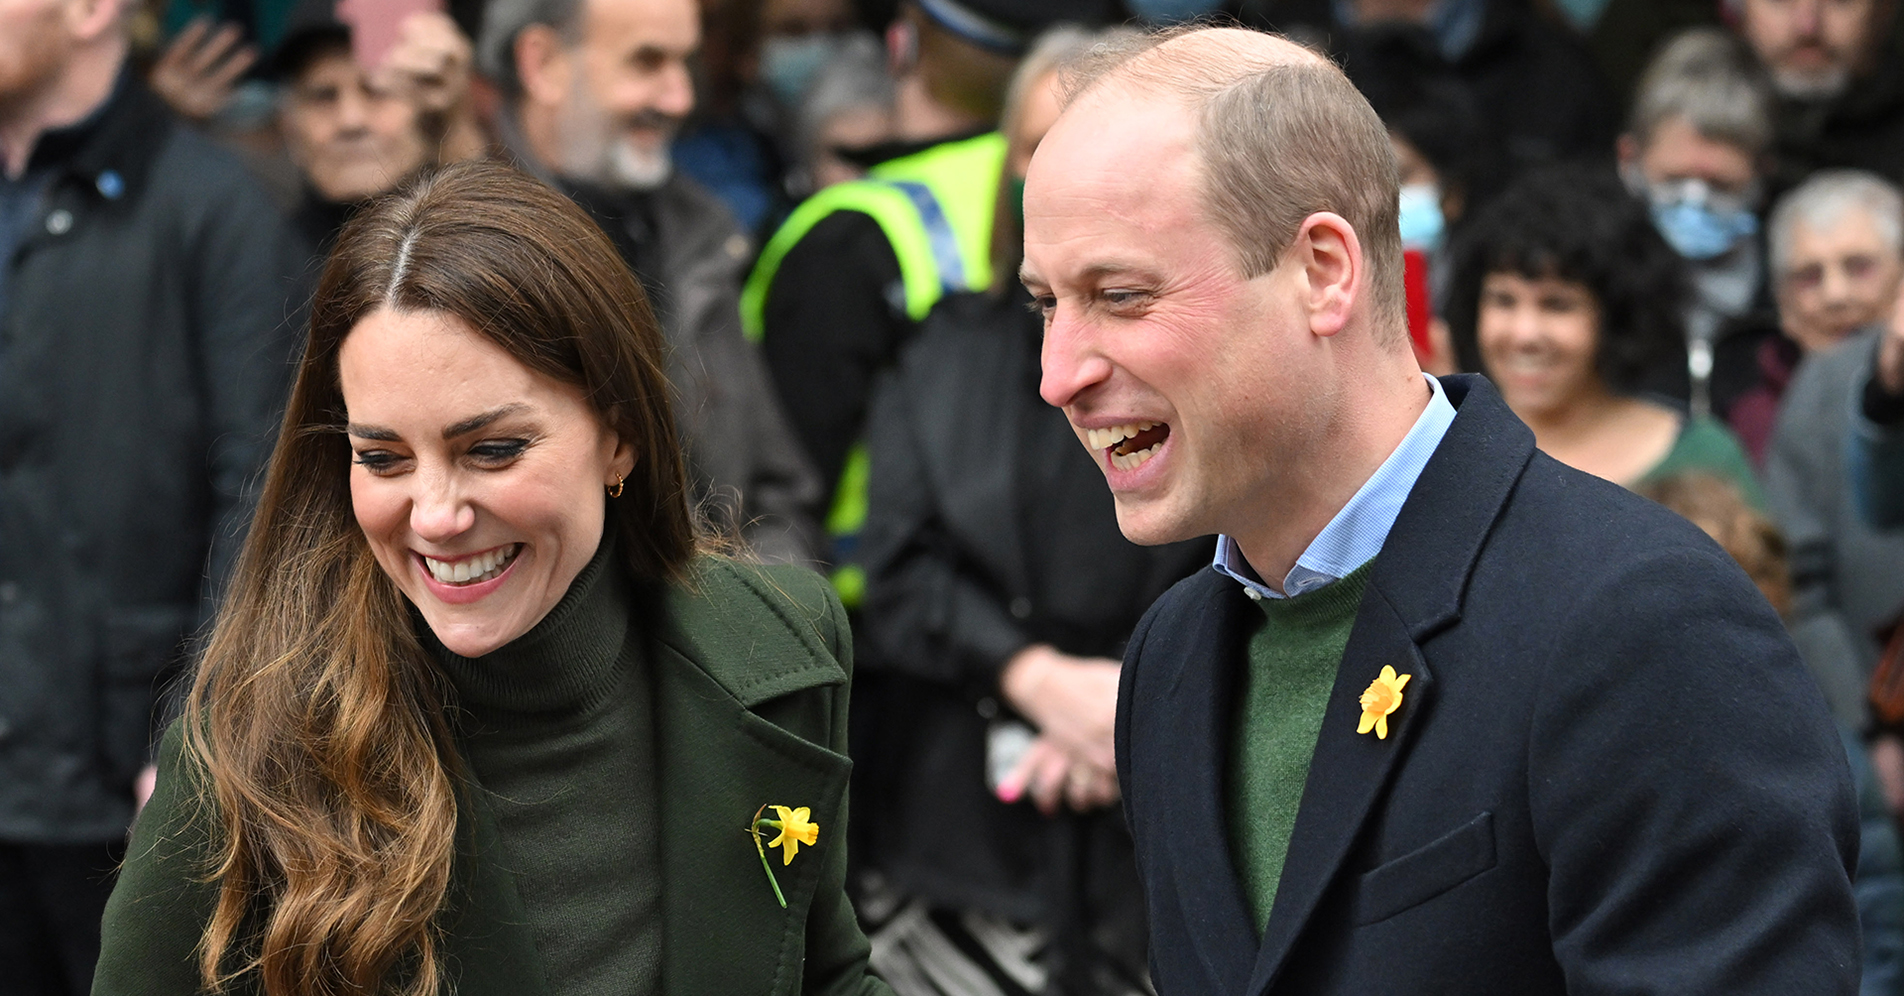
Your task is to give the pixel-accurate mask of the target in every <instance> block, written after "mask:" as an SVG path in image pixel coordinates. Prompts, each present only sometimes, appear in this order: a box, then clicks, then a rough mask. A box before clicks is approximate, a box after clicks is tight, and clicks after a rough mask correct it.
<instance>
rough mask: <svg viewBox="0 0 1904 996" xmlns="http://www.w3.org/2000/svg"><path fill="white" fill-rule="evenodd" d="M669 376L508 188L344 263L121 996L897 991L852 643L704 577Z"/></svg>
mask: <svg viewBox="0 0 1904 996" xmlns="http://www.w3.org/2000/svg"><path fill="white" fill-rule="evenodd" d="M661 350H662V338H661V334H660V331H659V329H658V328H657V326H656V323H655V319H654V316H653V314H652V312H651V311H650V310H649V307H648V304H647V301H646V299H645V298H644V296H643V293H642V290H641V287H640V285H639V284H638V283H637V282H636V281H635V278H634V276H633V275H632V274H631V273H630V272H629V271H628V269H627V267H625V266H624V265H622V262H621V259H620V257H619V256H618V255H617V254H616V252H615V248H614V246H613V245H612V244H611V243H610V242H609V241H608V238H607V237H606V236H605V235H604V234H603V233H602V232H601V230H600V229H598V228H596V227H595V226H594V225H593V224H592V223H591V222H589V221H588V219H587V217H586V216H585V215H583V214H582V213H581V211H580V210H579V209H578V208H576V207H575V206H574V205H573V204H572V203H571V202H570V201H569V200H568V198H566V197H563V196H562V195H560V194H558V193H556V192H554V191H552V190H550V189H548V188H547V187H544V186H542V185H541V184H539V183H537V182H535V181H534V180H531V179H530V178H528V177H527V176H525V175H523V174H520V173H517V172H515V171H513V170H510V169H508V168H507V167H503V166H499V165H495V164H493V163H476V164H469V165H463V166H457V167H452V168H450V169H447V170H445V171H443V172H442V173H440V174H437V175H436V176H434V177H432V178H427V179H425V180H423V181H421V182H419V183H418V184H416V185H414V186H412V187H410V188H408V189H407V190H406V191H405V192H403V193H401V194H399V195H397V196H396V197H394V198H392V199H389V200H385V201H382V202H380V203H378V204H377V205H375V206H373V207H371V208H369V209H367V210H366V211H365V212H364V213H363V214H361V215H360V216H359V217H358V218H357V219H355V220H354V221H353V222H352V223H351V224H350V225H349V226H348V227H347V228H346V229H345V231H344V232H343V234H342V236H341V237H340V238H339V241H338V244H337V246H336V248H335V249H334V250H333V252H332V254H331V257H330V260H329V262H328V264H327V266H326V269H325V273H324V277H323V280H322V282H321V285H320V287H319V290H318V294H317V299H316V301H315V303H314V304H313V308H312V319H311V333H310V339H309V342H308V344H307V348H306V350H305V353H304V359H303V361H302V365H301V367H300V369H299V373H298V379H297V384H296V387H295V389H294V392H293V394H292V397H291V400H290V405H289V409H288V410H287V412H286V414H285V419H284V424H283V429H282V432H281V434H280V436H279V445H278V450H277V453H276V454H275V455H274V457H273V459H272V462H271V467H270V471H269V474H268V478H267V481H266V483H265V491H264V495H263V498H262V500H261V502H260V505H259V508H258V512H257V516H256V518H255V520H254V521H253V524H252V528H251V531H250V537H249V540H248V541H247V545H246V547H245V550H244V553H243V556H242V559H241V562H240V564H239V567H238V571H237V575H236V577H235V579H234V580H233V582H232V584H231V586H230V589H229V592H228V594H227V595H226V600H225V604H224V608H223V611H222V612H221V613H220V615H219V618H218V622H217V626H216V629H215V630H214V632H213V634H212V636H211V639H210V642H209V644H208V645H207V646H206V648H205V651H204V654H203V659H202V660H201V661H200V662H199V665H198V669H197V673H196V676H195V679H194V681H193V684H192V689H191V693H190V697H189V698H188V699H187V702H186V707H185V714H184V717H183V718H182V719H181V720H180V721H179V722H178V723H176V724H174V725H173V727H172V728H171V729H170V730H169V731H168V732H167V734H166V736H165V740H164V743H163V745H162V748H161V754H160V756H161V761H160V775H159V784H158V789H157V791H156V792H155V794H154V795H153V798H152V801H151V804H150V805H149V806H148V807H147V808H146V810H145V812H144V815H143V816H142V817H141V818H140V820H139V822H138V824H137V826H136V828H135V830H134V835H133V840H132V844H131V849H130V853H129V856H128V858H127V861H126V865H125V868H124V870H123V872H122V873H121V877H120V880H119V883H118V887H117V889H116V890H115V891H114V893H113V897H112V901H111V903H110V905H109V906H108V908H107V913H106V918H105V927H104V933H105V941H104V953H103V955H102V956H101V958H100V962H99V974H98V979H97V982H96V984H95V985H96V991H99V992H109V993H114V994H152V996H185V994H189V993H198V992H202V991H206V990H214V991H216V990H220V989H224V988H226V987H230V986H236V987H238V988H240V989H241V990H242V991H246V992H257V993H262V994H265V996H291V994H307V993H308V994H323V996H331V994H343V993H387V992H401V993H405V994H411V996H426V994H433V993H437V992H444V991H455V992H457V993H460V994H462V996H481V994H484V993H494V994H498V996H505V994H506V996H517V994H523V993H548V994H552V996H560V994H582V993H601V992H617V993H637V994H641V993H661V992H667V993H706V994H710V996H713V994H729V993H739V992H748V993H768V992H772V993H793V992H824V993H842V994H843V993H865V994H877V993H880V992H884V991H885V988H884V987H883V986H881V985H880V984H879V983H877V982H875V981H873V980H872V979H871V978H870V977H869V976H868V975H867V974H866V957H867V945H866V941H865V939H864V937H863V936H862V935H861V934H860V932H859V929H858V927H857V926H856V924H855V922H854V917H853V911H852V908H851V907H850V905H849V904H848V903H847V900H846V896H845V892H844V880H845V874H846V854H845V848H844V839H845V835H844V829H845V828H844V827H843V826H842V821H843V819H844V817H845V799H844V795H845V785H846V775H847V770H848V767H849V764H848V762H847V760H846V758H845V757H844V756H843V749H844V746H845V738H846V729H845V715H846V699H847V687H848V682H849V670H850V662H851V651H850V644H849V641H848V635H847V631H846V627H845V623H844V616H843V613H842V612H841V610H840V607H839V604H838V602H837V601H835V600H834V599H833V597H832V596H831V594H830V593H829V591H828V590H827V589H826V588H825V587H824V586H823V583H822V582H821V581H820V579H819V578H817V577H816V576H814V575H812V574H811V573H809V572H806V571H804V570H800V569H796V568H777V569H768V568H756V567H750V566H746V565H743V564H741V563H739V562H736V561H735V560H733V559H730V558H727V557H723V556H719V555H715V554H711V553H708V552H706V551H707V549H708V546H709V543H708V541H706V540H705V539H703V537H702V536H701V535H699V533H698V531H697V528H696V526H695V523H694V520H693V518H692V516H691V513H690V510H689V508H688V505H687V498H686V495H687V484H686V481H685V478H684V470H683V458H682V455H681V450H680V447H679V445H678V444H677V443H676V436H675V428H674V422H673V416H672V414H671V412H670V408H669V401H668V388H667V384H666V382H665V380H664V379H663V375H662V357H661ZM743 830H746V831H748V832H747V833H743V832H741V831H743ZM776 831H777V833H776ZM750 834H751V835H752V836H751V838H750ZM770 843H771V844H772V845H776V846H775V849H774V850H773V851H772V852H771V853H772V859H773V860H772V862H771V865H770V864H769V862H768V853H769V852H768V851H767V850H766V848H767V846H768V845H769V844H770ZM802 845H805V849H801V847H802Z"/></svg>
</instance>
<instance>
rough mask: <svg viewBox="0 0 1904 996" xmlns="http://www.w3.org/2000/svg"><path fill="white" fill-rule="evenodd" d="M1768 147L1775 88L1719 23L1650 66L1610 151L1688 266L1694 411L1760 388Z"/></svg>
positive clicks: (1767, 318)
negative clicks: (1761, 222)
mask: <svg viewBox="0 0 1904 996" xmlns="http://www.w3.org/2000/svg"><path fill="white" fill-rule="evenodd" d="M1771 147H1772V94H1771V90H1770V88H1769V87H1768V85H1767V84H1766V83H1765V81H1764V78H1763V77H1762V75H1760V74H1759V73H1758V72H1757V71H1756V69H1755V68H1754V66H1753V65H1752V56H1751V53H1750V52H1748V51H1747V50H1746V49H1745V47H1744V46H1743V45H1742V44H1741V43H1740V42H1739V41H1738V39H1737V38H1735V37H1733V36H1732V35H1731V34H1730V33H1728V32H1726V31H1723V30H1721V29H1719V28H1695V29H1693V30H1691V31H1687V32H1685V33H1684V34H1681V35H1679V36H1678V37H1677V38H1674V39H1673V40H1672V42H1671V43H1670V44H1668V45H1667V46H1666V47H1665V48H1664V49H1663V50H1661V52H1660V53H1659V55H1658V56H1656V57H1655V58H1654V59H1653V62H1652V64H1651V65H1650V66H1649V67H1647V70H1646V74H1645V75H1644V76H1643V77H1641V79H1640V83H1639V91H1638V94H1637V96H1636V97H1635V98H1634V101H1633V112H1632V116H1631V118H1630V120H1629V122H1628V125H1627V130H1626V133H1625V134H1623V135H1621V136H1620V139H1619V142H1618V144H1617V150H1618V153H1619V160H1620V176H1621V178H1622V179H1623V180H1625V182H1626V186H1627V189H1628V190H1631V191H1632V192H1633V193H1634V194H1635V195H1636V196H1639V197H1641V198H1643V199H1644V200H1645V201H1646V202H1647V204H1648V206H1649V207H1650V209H1651V212H1652V217H1653V225H1654V227H1656V228H1658V229H1659V234H1660V235H1661V236H1662V237H1664V238H1665V239H1666V242H1667V244H1668V245H1671V246H1672V247H1673V251H1674V252H1676V253H1678V254H1679V256H1680V258H1681V259H1683V260H1685V261H1686V270H1687V274H1688V276H1689V277H1690V279H1691V283H1692V295H1691V296H1690V298H1689V299H1688V301H1687V306H1686V321H1685V326H1686V371H1685V374H1684V376H1683V378H1675V379H1676V380H1677V379H1683V380H1684V381H1685V382H1686V383H1687V385H1688V390H1687V391H1686V393H1685V394H1684V397H1686V398H1687V399H1688V400H1689V401H1690V404H1691V408H1692V410H1693V411H1694V412H1695V413H1699V414H1706V413H1712V414H1716V415H1718V416H1719V417H1721V418H1723V417H1724V416H1725V413H1726V412H1727V411H1728V410H1730V408H1731V405H1732V403H1733V401H1734V400H1735V399H1736V398H1737V397H1738V396H1739V395H1740V394H1741V393H1742V392H1744V391H1746V390H1747V389H1749V388H1750V387H1751V386H1752V385H1753V384H1754V383H1756V381H1757V359H1756V356H1755V354H1756V352H1757V350H1758V348H1759V344H1760V343H1761V342H1763V341H1764V340H1765V338H1766V337H1767V336H1768V335H1771V334H1773V333H1774V328H1775V324H1776V323H1775V321H1774V320H1773V318H1772V316H1771V314H1770V311H1771V309H1770V302H1769V300H1767V299H1766V297H1765V254H1764V250H1763V248H1762V247H1761V242H1760V239H1759V233H1760V226H1759V216H1758V211H1759V210H1760V208H1761V207H1762V205H1763V203H1764V199H1765V173H1766V171H1767V170H1768V169H1769V168H1770V159H1769V156H1770V150H1771ZM1668 383H1669V384H1670V386H1671V387H1672V388H1673V390H1674V393H1675V394H1678V393H1679V390H1678V384H1676V383H1671V382H1668Z"/></svg>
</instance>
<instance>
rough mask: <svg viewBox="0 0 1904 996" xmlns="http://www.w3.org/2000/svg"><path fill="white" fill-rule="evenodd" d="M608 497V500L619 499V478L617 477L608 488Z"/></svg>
mask: <svg viewBox="0 0 1904 996" xmlns="http://www.w3.org/2000/svg"><path fill="white" fill-rule="evenodd" d="M608 497H610V498H620V497H621V478H619V477H617V478H615V483H613V484H611V485H609V486H608Z"/></svg>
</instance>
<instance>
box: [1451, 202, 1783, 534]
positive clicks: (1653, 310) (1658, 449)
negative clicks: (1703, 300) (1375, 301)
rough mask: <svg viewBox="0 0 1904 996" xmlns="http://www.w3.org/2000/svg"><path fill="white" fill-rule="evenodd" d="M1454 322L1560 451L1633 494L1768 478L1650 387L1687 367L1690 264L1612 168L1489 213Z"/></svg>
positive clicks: (1465, 258)
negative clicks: (1653, 378)
mask: <svg viewBox="0 0 1904 996" xmlns="http://www.w3.org/2000/svg"><path fill="white" fill-rule="evenodd" d="M1455 258H1456V263H1455V271H1454V280H1453V282H1452V286H1451V288H1450V292H1449V301H1448V308H1447V312H1448V314H1447V317H1448V325H1449V328H1450V330H1451V331H1452V333H1453V337H1454V342H1455V349H1456V352H1457V354H1458V355H1459V357H1460V359H1461V362H1462V364H1463V366H1464V367H1465V368H1466V369H1468V370H1471V371H1475V372H1478V373H1485V374H1486V375H1487V376H1488V379H1490V380H1492V381H1494V383H1495V385H1496V386H1497V387H1498V388H1500V391H1501V397H1502V398H1504V399H1505V400H1506V401H1507V404H1508V407H1509V408H1512V409H1513V411H1514V414H1515V415H1517V416H1519V417H1520V419H1521V421H1523V422H1526V423H1527V425H1528V427H1529V428H1531V429H1533V430H1534V440H1535V442H1536V444H1538V445H1539V447H1540V449H1541V450H1542V451H1544V452H1545V453H1547V454H1548V455H1549V456H1552V457H1553V458H1555V459H1557V460H1559V461H1560V462H1562V463H1565V464H1567V465H1569V466H1572V467H1575V468H1578V469H1580V470H1584V471H1586V472H1588V473H1590V474H1594V475H1596V476H1599V477H1602V478H1605V479H1607V480H1610V481H1613V482H1614V483H1616V484H1621V485H1625V486H1627V487H1629V488H1632V487H1639V486H1643V485H1646V484H1649V483H1652V482H1654V481H1656V480H1659V479H1661V478H1664V477H1666V476H1668V475H1671V474H1675V473H1678V472H1681V471H1685V470H1703V471H1707V472H1711V473H1715V474H1719V475H1721V476H1723V477H1724V478H1726V479H1728V480H1730V481H1732V482H1734V483H1735V484H1736V485H1737V486H1738V488H1739V489H1740V491H1741V492H1743V493H1744V494H1745V495H1747V496H1748V498H1749V499H1750V500H1751V501H1752V503H1753V504H1755V505H1758V504H1761V503H1762V501H1763V499H1762V497H1761V496H1760V493H1759V488H1758V483H1757V481H1756V480H1755V478H1754V475H1753V473H1752V468H1751V465H1750V463H1749V462H1748V461H1747V459H1746V457H1745V453H1744V451H1743V450H1742V449H1740V447H1739V444H1738V441H1737V440H1736V439H1735V438H1733V436H1732V434H1731V433H1730V432H1729V431H1727V430H1726V428H1725V427H1724V426H1723V425H1721V424H1720V423H1719V422H1717V421H1715V420H1714V419H1712V418H1710V417H1708V416H1705V415H1702V414H1698V413H1693V412H1689V411H1687V410H1686V408H1685V406H1684V405H1683V404H1680V403H1677V402H1675V401H1673V400H1672V399H1670V398H1668V397H1664V396H1661V395H1658V394H1653V393H1651V392H1650V391H1649V390H1648V389H1649V387H1651V386H1652V385H1651V384H1649V383H1648V374H1649V372H1650V371H1654V370H1657V369H1659V368H1660V367H1661V364H1660V362H1659V358H1660V357H1661V356H1668V357H1678V359H1673V360H1671V361H1670V362H1669V363H1667V364H1665V366H1666V368H1667V369H1683V368H1684V362H1683V357H1684V356H1685V347H1684V338H1683V337H1684V325H1683V322H1682V319H1681V317H1680V316H1681V314H1682V311H1681V303H1682V302H1683V300H1684V298H1685V294H1686V292H1687V285H1686V283H1685V274H1684V271H1683V270H1682V269H1681V265H1682V264H1681V261H1680V259H1679V257H1678V256H1676V255H1675V254H1674V252H1673V250H1672V249H1671V248H1670V247H1669V246H1668V245H1667V244H1666V243H1665V241H1664V240H1663V239H1662V238H1661V237H1660V236H1659V234H1658V233H1657V232H1656V231H1655V230H1654V227H1653V225H1652V223H1651V221H1650V220H1649V218H1648V215H1647V209H1646V207H1645V205H1643V204H1641V203H1640V202H1639V201H1637V200H1635V199H1634V198H1632V197H1631V196H1630V195H1629V194H1628V193H1627V192H1626V190H1625V188H1624V187H1623V186H1622V185H1621V184H1620V182H1619V181H1618V180H1617V179H1616V178H1614V177H1613V175H1612V174H1611V173H1610V172H1608V171H1603V170H1599V169H1592V168H1588V167H1558V168H1550V169H1547V170H1543V171H1537V172H1534V173H1531V174H1529V175H1528V176H1526V177H1524V178H1522V180H1520V181H1519V182H1518V183H1516V184H1515V185H1514V186H1513V187H1512V188H1510V189H1509V190H1508V191H1507V192H1506V193H1504V194H1502V195H1501V196H1500V197H1499V198H1497V199H1496V200H1495V201H1493V202H1492V203H1490V204H1489V205H1487V207H1486V208H1484V209H1483V210H1482V212H1481V214H1480V215H1479V217H1477V218H1476V219H1475V220H1474V223H1473V225H1472V227H1471V228H1470V229H1469V230H1468V231H1467V232H1465V233H1463V236H1462V239H1461V241H1460V243H1459V244H1458V245H1457V246H1456V248H1455Z"/></svg>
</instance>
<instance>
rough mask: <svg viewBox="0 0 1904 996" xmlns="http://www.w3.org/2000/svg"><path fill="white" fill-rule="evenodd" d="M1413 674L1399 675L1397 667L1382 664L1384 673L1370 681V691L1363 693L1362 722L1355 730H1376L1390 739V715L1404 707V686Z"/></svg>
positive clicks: (1378, 734)
mask: <svg viewBox="0 0 1904 996" xmlns="http://www.w3.org/2000/svg"><path fill="white" fill-rule="evenodd" d="M1412 677H1414V676H1413V675H1408V674H1403V675H1397V674H1396V673H1395V669H1394V668H1392V667H1389V666H1388V665H1387V664H1384V665H1382V674H1381V676H1380V677H1378V678H1376V679H1375V680H1374V681H1371V682H1369V686H1368V691H1366V692H1363V693H1362V722H1361V723H1360V724H1359V725H1357V726H1356V728H1355V732H1357V733H1367V732H1368V731H1370V730H1374V731H1375V736H1376V737H1377V738H1378V739H1381V740H1387V739H1388V717H1389V716H1390V715H1391V714H1393V713H1394V711H1395V710H1397V709H1400V708H1401V707H1402V686H1403V685H1406V684H1408V679H1409V678H1412Z"/></svg>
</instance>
